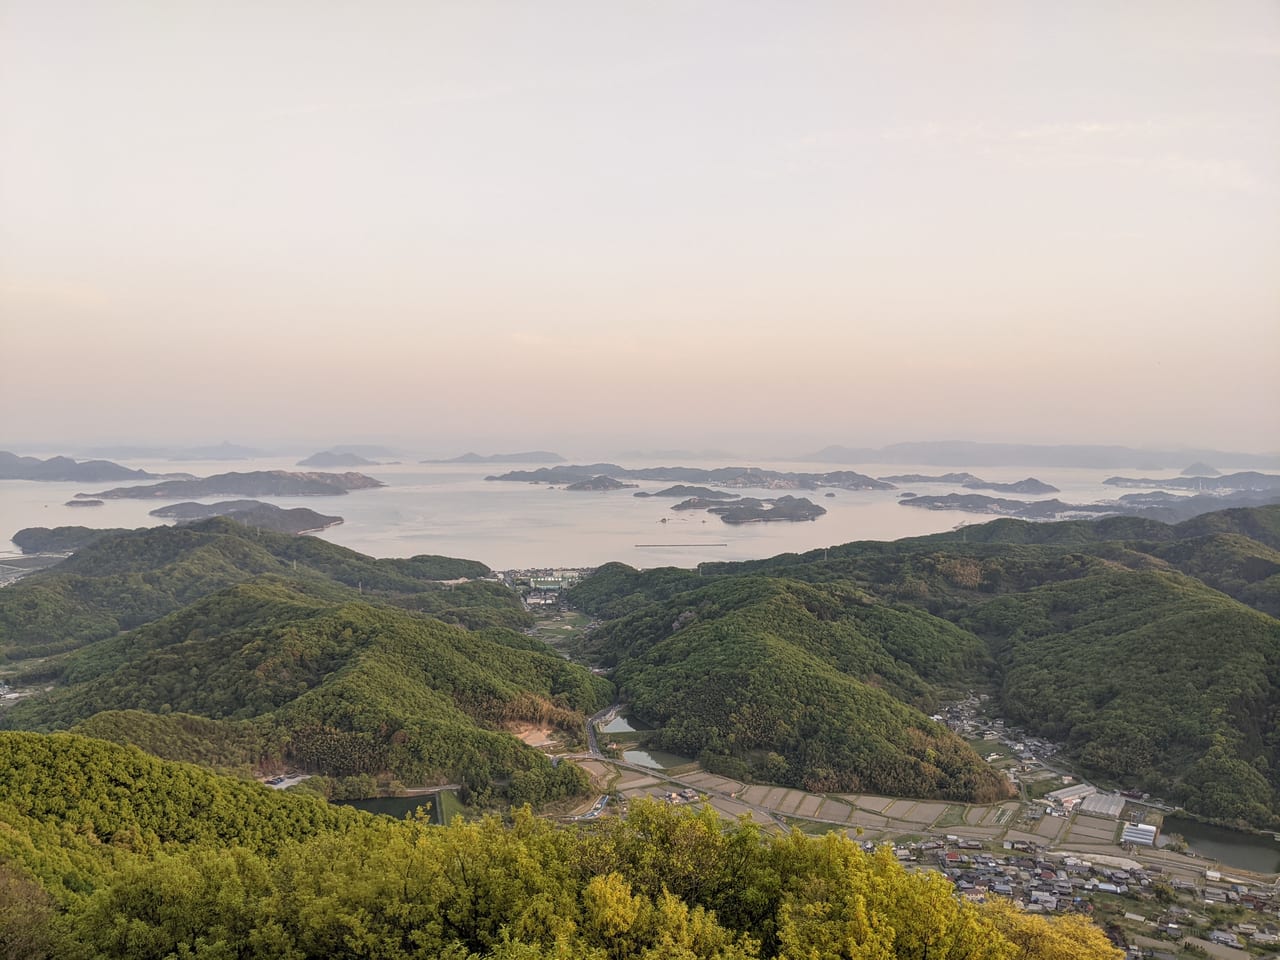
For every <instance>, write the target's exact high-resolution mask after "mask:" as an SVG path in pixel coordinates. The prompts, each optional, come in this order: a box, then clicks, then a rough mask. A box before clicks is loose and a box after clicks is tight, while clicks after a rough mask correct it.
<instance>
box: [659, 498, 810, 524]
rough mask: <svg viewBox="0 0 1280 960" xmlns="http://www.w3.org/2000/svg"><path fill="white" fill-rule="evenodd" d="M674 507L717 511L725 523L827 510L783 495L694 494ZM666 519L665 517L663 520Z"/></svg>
mask: <svg viewBox="0 0 1280 960" xmlns="http://www.w3.org/2000/svg"><path fill="white" fill-rule="evenodd" d="M671 509H672V510H681V511H683V510H705V511H707V512H708V513H714V514H716V515H717V516H718V517H719V518H720V519H721V520H723V521H724V522H725V523H731V524H741V523H774V522H779V521H790V522H800V521H803V520H816V519H818V517H820V516H822V515H823V514H824V513H826V512H827V510H826V507H820V506H818V504H816V503H813V502H812V501H810V500H808V499H807V498H805V497H792V496H789V495H787V496H781V497H776V498H773V499H759V498H757V497H743V498H741V499H740V500H736V501H734V502H733V503H723V502H721V501H718V500H708V499H706V498H705V497H690V498H689V499H688V500H683V501H681V502H680V503H677V504H676V505H675V506H673V507H672V508H671ZM663 522H665V521H663Z"/></svg>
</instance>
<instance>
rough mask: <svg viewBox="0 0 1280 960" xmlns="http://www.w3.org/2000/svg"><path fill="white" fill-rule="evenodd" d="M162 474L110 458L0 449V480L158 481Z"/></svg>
mask: <svg viewBox="0 0 1280 960" xmlns="http://www.w3.org/2000/svg"><path fill="white" fill-rule="evenodd" d="M160 476H161V475H160V474H156V473H147V471H145V470H131V469H129V468H128V467H122V466H121V465H120V464H118V463H112V462H111V461H110V460H81V461H79V462H77V461H75V460H72V459H71V458H70V457H50V458H49V459H48V460H41V459H39V458H38V457H21V456H18V455H17V454H16V453H10V452H9V451H8V450H0V480H44V481H63V480H74V481H79V482H82V483H96V482H99V481H104V480H156V479H158V478H159V477H160Z"/></svg>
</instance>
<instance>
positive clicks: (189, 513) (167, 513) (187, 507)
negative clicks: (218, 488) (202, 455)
mask: <svg viewBox="0 0 1280 960" xmlns="http://www.w3.org/2000/svg"><path fill="white" fill-rule="evenodd" d="M147 512H148V513H149V514H150V515H151V516H153V517H161V518H164V519H169V520H176V521H178V523H192V522H194V521H196V520H207V519H208V518H210V517H231V518H233V519H235V520H237V521H239V522H240V523H243V524H244V525H245V526H246V527H253V528H254V529H257V530H272V531H274V532H276V533H295V534H296V533H313V532H315V531H318V530H325V529H328V528H329V527H332V526H336V525H337V524H339V523H342V517H332V516H325V515H324V514H323V513H316V511H314V510H311V509H308V508H307V507H293V508H292V509H285V508H283V507H277V506H276V505H275V504H273V503H264V502H262V501H261V500H223V501H221V502H219V503H196V502H194V501H187V502H185V503H174V504H170V505H169V506H167V507H157V508H156V509H155V510H149V511H147Z"/></svg>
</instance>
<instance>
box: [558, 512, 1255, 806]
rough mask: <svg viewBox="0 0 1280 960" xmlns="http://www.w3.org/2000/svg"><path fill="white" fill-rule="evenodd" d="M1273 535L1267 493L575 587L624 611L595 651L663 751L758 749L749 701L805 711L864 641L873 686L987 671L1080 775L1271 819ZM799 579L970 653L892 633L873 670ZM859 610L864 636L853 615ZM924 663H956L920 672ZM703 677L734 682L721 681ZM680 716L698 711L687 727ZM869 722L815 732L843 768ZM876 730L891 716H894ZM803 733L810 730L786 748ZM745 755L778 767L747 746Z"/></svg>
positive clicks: (759, 766) (1025, 720)
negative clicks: (1264, 501) (1146, 514)
mask: <svg viewBox="0 0 1280 960" xmlns="http://www.w3.org/2000/svg"><path fill="white" fill-rule="evenodd" d="M1278 536H1280V507H1276V506H1271V507H1260V508H1252V509H1233V510H1225V511H1222V512H1220V513H1216V514H1206V515H1204V516H1201V517H1197V518H1195V519H1194V520H1190V521H1187V522H1184V523H1180V524H1175V525H1166V524H1160V523H1156V522H1154V521H1150V520H1137V519H1134V518H1126V517H1115V518H1108V519H1105V520H1099V521H1069V522H1065V523H1045V524H1036V523H1028V522H1026V521H1019V520H997V521H995V522H993V523H988V524H983V525H980V526H974V527H966V528H964V529H962V530H959V531H955V532H952V533H947V534H940V535H936V536H930V537H920V538H914V539H908V540H899V541H896V542H893V543H878V542H867V543H851V544H845V545H843V546H839V547H832V548H830V549H827V550H816V551H811V552H809V553H807V554H803V555H796V554H787V555H782V556H779V557H774V558H771V559H768V560H760V561H751V562H748V563H738V564H727V563H726V564H703V565H702V566H701V567H700V569H699V570H698V571H672V570H655V571H647V572H643V573H641V572H638V571H631V570H628V569H627V568H622V567H619V566H618V565H609V566H608V567H605V568H602V570H601V573H602V574H603V577H602V578H600V579H597V578H592V579H589V580H587V581H586V582H585V583H584V584H583V585H582V586H580V587H578V588H576V589H575V591H574V594H573V596H574V597H575V599H577V600H578V602H580V603H582V604H583V605H584V606H585V607H586V608H587V609H589V610H591V611H592V612H595V613H597V614H598V615H600V616H603V617H616V618H617V619H612V620H609V622H607V623H605V624H604V625H603V627H602V628H601V630H600V632H599V638H598V639H597V640H596V649H597V651H598V652H599V653H600V655H602V656H604V657H606V658H607V659H609V660H610V662H616V663H617V664H618V668H617V679H618V682H619V686H620V689H621V691H622V692H623V694H624V696H626V697H629V698H632V699H634V700H635V702H636V703H637V704H638V705H640V706H641V707H642V709H643V710H645V711H648V713H649V714H650V715H652V716H654V717H656V718H657V719H660V720H668V721H674V722H669V731H668V730H666V729H664V731H663V733H662V738H663V740H664V741H665V742H669V743H670V744H671V745H672V746H675V745H677V744H678V743H680V744H683V745H684V748H685V749H686V750H689V749H694V748H695V747H697V748H700V749H703V750H706V749H708V747H711V749H712V750H713V752H714V751H716V750H723V751H725V752H727V753H729V754H731V755H734V754H735V753H736V754H737V755H746V756H748V757H752V756H753V755H752V752H751V751H752V750H753V749H754V750H757V751H758V750H763V749H766V748H765V747H764V746H761V745H760V743H759V741H758V740H756V739H752V737H751V736H750V735H749V734H748V733H746V731H747V730H748V729H749V723H748V718H750V717H751V716H753V712H752V711H754V710H755V709H757V707H758V706H759V705H779V706H781V705H782V704H785V703H794V704H797V705H799V706H798V707H797V708H796V709H795V710H794V713H795V715H797V716H806V715H808V710H809V706H808V705H809V704H811V703H812V702H813V701H814V700H815V699H820V697H818V696H817V695H816V694H814V693H813V692H812V691H811V690H810V689H809V688H808V687H807V686H806V683H812V684H813V685H815V686H817V687H820V688H821V689H822V690H823V691H824V693H823V695H824V696H825V695H827V693H826V691H829V690H830V689H832V687H831V686H830V683H831V681H830V680H829V679H826V678H827V674H826V672H824V671H830V670H838V671H840V672H841V673H842V674H843V675H844V677H845V678H846V680H847V679H848V678H849V677H850V675H852V678H853V679H855V680H858V681H860V682H864V683H865V682H866V681H867V679H868V677H867V676H865V675H863V674H860V673H859V672H858V671H857V670H856V669H855V670H852V671H851V670H850V669H849V664H850V663H851V662H852V661H849V660H845V661H843V662H842V661H841V656H842V654H841V650H844V649H856V650H857V651H858V656H859V657H860V658H862V659H861V661H860V662H861V663H863V664H864V667H863V671H864V673H865V672H868V671H872V670H875V671H876V673H875V678H874V680H873V681H872V682H873V683H874V685H875V686H876V687H877V688H879V690H880V691H881V692H882V693H885V694H893V695H894V696H895V697H896V698H898V699H900V700H905V701H906V702H909V703H911V702H914V703H918V704H922V705H925V706H928V704H929V699H928V697H927V695H926V694H925V691H926V690H928V689H934V690H936V688H937V687H938V686H940V685H941V686H945V685H947V684H948V683H949V682H951V683H954V682H956V681H961V682H963V680H964V678H965V677H973V676H975V675H980V676H981V677H983V678H984V679H985V682H986V683H987V684H989V685H990V686H991V687H992V688H993V689H994V691H995V693H996V700H997V703H998V705H999V708H1000V709H1001V710H1002V711H1003V713H1004V714H1005V715H1006V716H1009V717H1010V718H1011V719H1013V720H1014V721H1016V722H1017V723H1019V724H1021V725H1023V726H1026V727H1028V728H1030V729H1031V730H1034V731H1036V732H1039V733H1042V734H1045V735H1047V736H1050V737H1052V738H1054V739H1056V740H1058V741H1061V742H1062V743H1063V744H1064V745H1065V746H1066V747H1067V749H1068V751H1069V755H1071V756H1073V757H1074V758H1075V759H1076V760H1077V761H1079V762H1080V763H1081V764H1082V766H1083V767H1084V768H1085V769H1086V770H1087V771H1088V772H1089V773H1090V774H1092V775H1094V776H1098V777H1103V778H1105V779H1109V780H1111V781H1114V782H1118V783H1121V784H1127V785H1131V786H1138V785H1141V786H1143V787H1144V788H1145V789H1149V790H1151V791H1152V792H1157V793H1160V794H1161V795H1163V796H1166V797H1168V798H1170V799H1173V800H1177V801H1180V802H1183V803H1185V804H1186V805H1187V807H1188V809H1191V810H1193V811H1194V812H1197V813H1200V814H1202V815H1205V816H1209V817H1215V818H1218V819H1224V820H1239V821H1247V822H1251V823H1254V824H1256V825H1259V826H1262V825H1266V826H1273V825H1275V824H1277V823H1280V739H1278V738H1277V735H1276V734H1275V733H1274V731H1275V730H1276V729H1277V728H1280V722H1278V721H1280V666H1278V662H1280V621H1277V620H1276V619H1275V616H1274V614H1275V613H1277V612H1280V550H1277V546H1276V543H1277V538H1278ZM797 582H800V583H803V584H807V585H809V586H810V587H812V588H814V589H816V590H819V591H821V592H824V593H826V592H834V593H835V594H836V595H838V596H856V595H858V594H859V593H861V594H862V595H863V597H864V602H865V598H874V599H876V600H878V601H879V602H880V607H879V609H881V610H885V611H894V612H896V613H898V614H901V613H902V611H903V609H904V607H906V606H908V605H909V606H912V607H915V608H918V610H920V611H927V612H928V613H931V614H934V615H936V616H937V617H942V618H945V619H947V620H949V621H951V623H952V624H953V625H955V626H957V627H959V628H960V631H959V634H958V636H960V637H964V638H965V642H963V643H960V642H958V641H954V640H953V641H951V642H949V643H948V644H944V645H942V646H941V647H940V648H939V651H950V652H952V654H953V655H954V652H955V651H962V650H970V651H972V650H974V649H975V648H978V649H981V650H982V654H981V655H977V656H974V655H972V654H969V655H968V656H967V657H962V658H960V659H959V660H952V661H948V660H947V659H946V658H945V656H944V657H943V658H942V659H941V660H940V661H939V660H937V658H938V657H939V655H940V654H939V652H938V651H931V652H930V653H929V655H928V656H925V657H917V658H915V659H912V657H911V656H910V653H909V651H910V646H909V645H908V647H907V653H906V654H904V653H902V652H898V651H895V650H894V649H893V648H888V652H890V653H892V654H893V661H894V663H893V665H892V666H891V667H889V668H884V669H881V668H880V667H878V666H877V664H878V663H879V662H880V661H878V660H877V658H876V656H875V655H874V654H873V653H869V652H868V651H869V649H871V648H868V647H865V646H863V647H854V648H846V647H845V646H843V645H844V644H847V642H848V641H847V639H845V638H846V636H847V631H848V630H849V629H850V625H849V624H848V623H846V622H845V619H844V618H845V617H846V614H844V613H841V614H838V615H836V616H834V617H825V616H823V615H822V613H821V610H822V605H821V604H816V605H814V604H807V605H806V604H805V603H801V604H800V605H801V606H802V607H805V609H806V610H807V611H808V613H809V614H810V615H811V616H810V618H809V619H806V617H805V616H803V615H802V616H799V617H797V615H796V607H795V604H794V603H782V602H779V601H778V600H777V599H776V597H777V596H781V595H783V594H787V593H790V594H791V595H792V596H794V597H798V596H799V595H798V594H797V593H796V590H797ZM761 583H766V584H770V585H772V588H773V589H774V590H775V591H777V593H776V595H775V599H773V600H770V601H767V602H762V603H761V604H760V605H759V606H758V607H757V608H755V609H753V610H752V612H751V615H750V616H749V617H745V618H744V610H745V608H743V607H741V606H736V607H735V606H734V605H732V604H716V603H713V602H709V598H711V597H717V596H746V595H748V594H751V591H756V594H760V595H762V594H761V591H763V590H764V588H762V587H761V586H760V584H761ZM749 585H751V586H749ZM756 594H752V595H756ZM850 609H856V608H850ZM868 609H876V608H875V607H874V606H871V607H868ZM852 617H853V620H854V622H855V624H856V629H858V630H863V629H864V620H863V619H862V618H860V617H859V616H857V615H856V614H853V615H852ZM930 622H936V621H933V620H932V619H928V620H925V621H923V623H925V624H927V623H930ZM917 626H919V625H917ZM923 635H926V636H930V637H938V636H941V634H939V633H937V631H930V630H925V632H924V634H923ZM819 637H820V638H822V639H821V640H819V639H817V638H819ZM797 639H798V640H799V642H798V643H796V642H795V641H796V640H797ZM966 643H967V644H968V646H966V645H965V644H966ZM783 650H786V651H787V653H786V654H785V655H784V654H783V653H782V652H781V651H783ZM805 657H812V658H813V660H812V661H811V660H808V659H803V658H805ZM814 661H820V663H821V666H816V665H815V663H814ZM932 662H939V663H942V664H945V665H946V667H945V669H941V670H935V672H934V673H932V674H930V673H929V672H927V671H928V665H929V664H930V663H932ZM682 664H683V665H682ZM711 677H723V678H725V680H726V687H727V689H729V690H733V691H738V693H737V694H736V695H735V694H733V693H727V692H726V693H721V694H717V692H716V690H715V689H713V683H712V681H711V680H710V679H707V678H711ZM770 677H780V678H783V682H781V683H773V684H771V683H770V682H768V680H767V679H766V678H770ZM791 677H795V678H797V679H799V680H802V681H803V682H799V683H789V682H787V681H788V678H791ZM913 678H914V679H913ZM699 682H701V683H702V684H703V685H702V686H698V685H697V684H698V683H699ZM920 684H924V686H920ZM741 691H749V695H743V694H742V693H741ZM730 701H732V702H731V703H730ZM664 704H668V705H671V704H674V706H665V707H664V706H663V705H664ZM748 704H749V705H750V706H749V707H748ZM682 714H684V715H688V716H690V717H694V718H695V719H694V722H692V723H690V724H686V723H683V722H682V720H681V717H682ZM766 716H769V717H770V718H775V715H774V714H771V713H768V712H767V711H766ZM850 717H851V718H856V717H857V715H856V714H851V715H850ZM722 718H728V719H727V720H725V719H722ZM859 722H860V721H858V720H856V719H853V720H852V721H851V723H850V725H849V726H848V727H847V728H845V729H844V730H843V731H841V730H839V729H838V728H835V727H834V726H830V727H828V729H827V735H828V736H834V737H837V738H841V739H843V741H844V744H845V747H844V752H837V753H836V754H835V755H836V756H838V757H840V759H841V762H850V761H851V760H853V759H854V758H855V757H857V756H858V754H857V753H856V752H855V748H854V746H853V745H854V744H859V746H858V748H857V749H865V748H863V747H862V746H861V742H862V741H863V740H864V739H865V736H864V734H863V731H862V728H861V727H860V726H859V725H858V723H859ZM770 723H771V724H772V723H773V719H771V720H770ZM876 723H877V724H880V725H881V727H885V726H887V727H888V728H889V729H892V725H891V724H890V723H889V721H888V720H887V715H885V716H882V717H880V718H879V719H877V720H876ZM908 727H909V725H908ZM772 729H774V730H776V731H777V734H776V736H775V739H779V738H781V737H782V736H785V735H786V734H787V733H789V732H790V731H789V728H788V727H787V726H786V725H785V724H776V725H774V726H773V727H772ZM814 736H815V734H814V733H813V732H812V731H810V730H808V729H806V731H805V737H803V738H797V741H798V742H799V741H800V740H804V741H805V742H806V743H810V742H813V737H814ZM717 738H719V739H717ZM745 744H751V746H750V747H747V746H745ZM767 749H770V750H777V746H776V745H770V746H769V747H768V748H767ZM779 752H781V751H779ZM824 754H825V755H826V756H831V755H832V754H831V753H829V752H824ZM754 762H755V764H756V767H755V769H756V772H757V773H758V774H760V775H764V776H768V772H767V770H766V769H765V766H764V764H763V761H762V760H761V759H760V758H759V756H758V753H757V754H756V755H754ZM770 763H771V764H772V769H773V770H774V771H775V773H774V778H775V779H782V780H784V781H787V777H789V776H794V767H793V764H792V761H791V760H790V759H788V763H787V764H786V766H785V767H784V766H782V765H781V764H779V763H777V761H770ZM801 782H803V781H801Z"/></svg>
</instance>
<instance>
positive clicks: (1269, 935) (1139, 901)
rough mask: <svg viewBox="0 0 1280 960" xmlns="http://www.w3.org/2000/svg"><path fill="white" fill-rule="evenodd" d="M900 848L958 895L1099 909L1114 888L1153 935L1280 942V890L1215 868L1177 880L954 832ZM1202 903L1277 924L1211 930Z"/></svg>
mask: <svg viewBox="0 0 1280 960" xmlns="http://www.w3.org/2000/svg"><path fill="white" fill-rule="evenodd" d="M894 853H895V854H896V855H897V857H898V859H899V860H901V861H903V862H904V864H905V865H907V866H908V867H915V868H919V869H936V870H940V871H941V872H942V873H943V874H945V875H946V876H947V877H948V878H949V879H950V880H951V881H952V883H954V884H955V887H956V892H957V894H958V895H959V896H962V897H964V898H966V899H970V900H976V901H979V902H981V901H985V900H987V899H988V898H990V897H1005V898H1008V899H1010V900H1014V901H1016V902H1018V903H1019V904H1020V905H1021V906H1022V907H1023V908H1024V909H1026V910H1028V911H1029V912H1032V913H1054V914H1060V913H1083V914H1089V915H1091V914H1092V913H1093V912H1094V909H1095V904H1094V902H1093V901H1094V900H1095V898H1096V896H1097V895H1099V894H1110V895H1112V896H1114V897H1125V898H1131V899H1133V900H1134V901H1135V904H1134V907H1133V909H1132V910H1128V909H1126V911H1125V913H1124V914H1123V916H1124V919H1125V920H1126V921H1128V922H1129V924H1130V925H1131V926H1133V927H1138V928H1144V929H1145V930H1147V931H1149V933H1150V935H1152V936H1159V937H1163V938H1166V939H1172V940H1175V941H1176V940H1181V939H1183V938H1184V937H1187V936H1200V937H1204V938H1205V939H1209V940H1211V941H1212V942H1215V943H1220V944H1222V945H1224V946H1246V945H1247V946H1254V947H1262V948H1264V949H1265V948H1267V947H1272V946H1280V916H1278V914H1280V897H1278V896H1277V893H1276V892H1275V891H1274V890H1273V889H1271V888H1266V889H1250V888H1249V887H1248V886H1246V885H1243V884H1241V883H1238V882H1236V881H1234V880H1232V879H1230V878H1228V877H1224V876H1223V875H1222V874H1221V873H1219V872H1218V871H1214V870H1207V871H1205V876H1204V879H1203V881H1202V882H1199V883H1196V882H1192V881H1190V880H1184V879H1180V878H1170V877H1168V876H1166V875H1165V874H1164V873H1163V871H1162V870H1161V868H1160V867H1157V866H1148V867H1145V868H1144V867H1140V866H1137V865H1136V864H1133V863H1132V862H1130V863H1125V861H1120V860H1117V861H1114V863H1113V865H1108V864H1104V863H1101V862H1094V861H1090V860H1086V859H1082V858H1080V857H1073V856H1070V855H1066V854H1056V853H1049V852H1047V851H1046V850H1045V849H1044V848H1043V847H1040V846H1038V845H1036V844H1031V843H1025V842H1021V841H1013V842H1005V844H1004V851H1003V852H999V853H992V852H988V851H987V850H985V849H984V847H983V844H982V843H980V842H978V841H977V840H964V839H961V838H959V837H954V836H948V837H946V838H940V839H933V840H927V841H924V842H920V843H912V844H903V845H898V846H895V847H894ZM1100 859H1108V858H1100ZM1115 864H1123V865H1115ZM1157 885H1159V886H1158V887H1157ZM1170 888H1171V889H1172V890H1173V891H1174V892H1175V894H1181V895H1182V896H1180V897H1178V899H1177V901H1176V902H1169V898H1168V897H1167V895H1158V889H1162V890H1163V893H1164V894H1167V892H1168V889H1170ZM1197 903H1204V904H1209V905H1214V904H1217V905H1221V906H1232V905H1234V906H1239V907H1241V908H1244V909H1250V910H1253V911H1255V912H1257V913H1259V914H1262V915H1263V916H1264V917H1269V918H1274V920H1275V922H1271V920H1270V919H1268V920H1265V921H1264V920H1263V919H1262V918H1259V919H1258V921H1257V922H1252V923H1246V922H1242V923H1237V924H1233V925H1230V926H1227V927H1221V928H1218V929H1210V928H1211V927H1212V923H1213V921H1212V920H1211V919H1210V918H1209V917H1207V916H1204V915H1203V914H1200V913H1196V912H1195V910H1194V907H1195V905H1196V904H1197ZM1138 955H1139V954H1134V956H1138Z"/></svg>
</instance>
